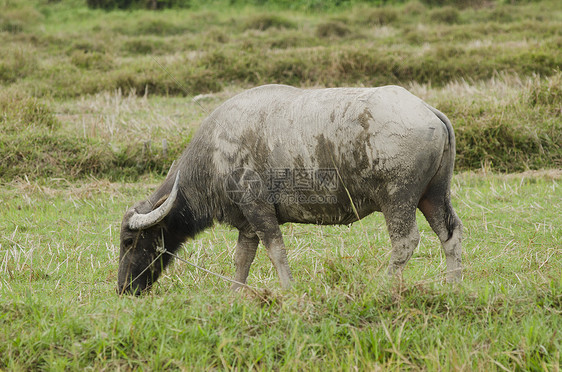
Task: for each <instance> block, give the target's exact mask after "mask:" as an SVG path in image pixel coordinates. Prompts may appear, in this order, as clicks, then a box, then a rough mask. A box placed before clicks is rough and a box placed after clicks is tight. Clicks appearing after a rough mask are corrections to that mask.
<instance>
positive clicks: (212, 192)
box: [120, 85, 461, 287]
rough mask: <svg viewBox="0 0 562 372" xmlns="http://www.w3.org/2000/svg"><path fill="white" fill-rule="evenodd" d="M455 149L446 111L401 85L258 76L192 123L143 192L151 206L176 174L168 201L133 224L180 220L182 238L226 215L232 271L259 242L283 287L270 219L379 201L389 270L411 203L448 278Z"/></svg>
mask: <svg viewBox="0 0 562 372" xmlns="http://www.w3.org/2000/svg"><path fill="white" fill-rule="evenodd" d="M454 157H455V139H454V134H453V129H452V127H451V124H450V122H449V120H448V119H447V118H446V117H445V115H443V114H442V113H441V112H439V111H438V110H436V109H434V108H432V107H431V106H429V105H428V104H426V103H424V102H423V101H422V100H420V99H419V98H417V97H416V96H414V95H412V94H411V93H409V92H408V91H406V90H405V89H403V88H400V87H396V86H386V87H379V88H333V89H298V88H293V87H289V86H283V85H267V86H262V87H258V88H254V89H251V90H248V91H245V92H243V93H241V94H239V95H237V96H235V97H233V98H231V99H229V100H228V101H226V102H225V103H224V104H222V105H221V106H220V107H218V108H217V109H216V110H215V111H214V112H213V113H212V114H211V115H210V116H209V117H208V118H207V119H206V120H205V121H204V122H203V123H202V124H201V127H200V129H199V131H198V132H197V133H196V135H195V136H194V138H193V140H192V141H191V143H190V144H189V146H188V147H187V149H186V150H185V152H184V153H183V155H182V157H181V158H180V160H179V161H178V162H176V163H177V164H176V166H175V167H174V168H173V169H172V171H171V172H170V173H171V174H170V175H169V177H168V179H167V181H166V182H165V183H164V184H163V185H162V186H161V187H160V188H159V189H158V190H157V191H156V192H155V193H154V194H153V195H152V196H151V197H150V198H149V200H148V202H149V204H150V205H154V204H156V203H157V201H158V200H160V199H162V197H163V196H165V195H167V194H169V193H170V190H171V188H172V185H173V178H174V177H175V175H177V173H178V172H180V176H179V180H178V182H179V190H180V192H179V196H178V200H176V201H175V209H176V211H175V212H174V211H172V212H170V216H168V217H167V218H164V219H163V220H162V221H161V222H158V223H157V224H156V225H155V226H147V227H145V228H142V229H144V230H151V229H152V230H154V229H161V228H162V226H165V230H164V231H169V230H170V224H171V223H172V219H176V220H177V219H182V220H184V221H183V222H184V223H185V227H184V229H185V230H186V234H185V235H186V237H189V236H193V235H194V234H195V233H197V232H198V231H200V230H201V229H203V228H205V227H207V226H208V225H209V224H210V223H209V221H212V220H218V221H221V222H224V223H228V224H230V225H232V226H234V227H236V228H237V229H238V230H239V231H240V234H239V238H238V244H237V246H236V253H235V265H236V274H235V279H236V280H237V281H240V282H243V283H245V282H246V279H247V277H248V272H249V269H250V265H251V263H252V261H253V259H254V257H255V254H256V248H257V246H258V243H259V241H261V242H262V243H263V244H264V246H265V248H266V250H267V253H268V255H269V257H270V259H271V261H272V262H273V264H274V266H275V268H276V270H277V273H278V275H279V278H280V281H281V285H282V286H283V287H287V286H289V284H290V282H291V280H292V277H291V272H290V269H289V266H288V262H287V255H286V251H285V247H284V244H283V238H282V235H281V231H280V229H279V224H282V223H285V222H298V223H313V224H349V223H352V222H354V221H357V220H358V219H360V218H363V217H365V216H367V215H369V214H370V213H372V212H375V211H380V212H382V213H383V214H384V217H385V220H386V224H387V228H388V231H389V234H390V238H391V242H392V253H391V258H390V265H389V269H388V272H389V273H390V274H399V273H400V272H401V270H402V269H403V267H404V265H405V264H406V262H407V261H408V260H409V258H410V257H411V255H412V253H413V251H414V249H415V247H416V246H417V244H418V242H419V232H418V228H417V225H416V218H415V213H416V208H419V209H420V210H421V211H422V212H423V214H424V215H425V217H426V218H427V220H428V221H429V224H430V225H431V227H432V229H433V230H434V231H435V233H436V234H437V236H438V237H439V239H440V241H441V243H442V245H443V249H444V252H445V256H446V260H447V279H448V280H458V279H460V278H461V271H460V270H461V222H460V220H459V218H458V217H457V215H456V213H455V212H454V210H453V208H452V207H451V201H450V181H451V176H452V171H453V166H454ZM145 203H146V202H145ZM142 209H143V207H139V206H137V209H136V211H137V215H138V214H139V213H140V214H142V213H147V212H149V211H150V210H142ZM145 209H146V208H145ZM127 216H128V217H127ZM172 216H173V218H172ZM128 218H130V213H129V214H128V215H126V216H125V219H124V222H123V226H124V231H122V252H121V255H122V256H123V254H124V251H123V249H125V250H127V247H125V248H124V247H123V234H124V233H125V235H127V234H129V235H131V234H133V233H134V231H131V229H128V228H127V219H128ZM202 221H203V222H202ZM174 223H175V225H174V226H176V225H178V223H177V221H176V222H174ZM178 226H179V225H178ZM174 228H175V229H178V228H180V227H174ZM187 231H189V233H187ZM147 232H150V231H147ZM143 235H147V236H153V237H154V236H158V235H159V234H158V233H157V232H155V231H153V232H152V233H147V234H143ZM153 239H154V238H153ZM182 239H183V238H182ZM182 239H179V240H180V241H181V240H182ZM129 240H130V239H129ZM172 240H173V239H172ZM149 245H152V246H154V245H155V243H154V242H150V244H149ZM168 249H170V248H168ZM171 249H172V250H175V249H177V247H175V246H174V247H171ZM125 261H126V260H125ZM147 264H148V262H146V263H144V265H145V266H144V267H146V265H147ZM123 265H124V260H122V262H121V264H120V266H123ZM128 265H132V264H131V263H130V262H129V263H128ZM122 270H123V272H125V274H127V275H130V273H129V272H128V271H127V270H125V269H122V267H120V272H121V271H122ZM125 276H126V275H125ZM125 284H130V283H126V281H125V282H124V281H122V280H121V279H120V286H121V287H123V285H125ZM141 287H142V285H141Z"/></svg>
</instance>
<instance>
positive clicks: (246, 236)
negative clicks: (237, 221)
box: [232, 231, 260, 290]
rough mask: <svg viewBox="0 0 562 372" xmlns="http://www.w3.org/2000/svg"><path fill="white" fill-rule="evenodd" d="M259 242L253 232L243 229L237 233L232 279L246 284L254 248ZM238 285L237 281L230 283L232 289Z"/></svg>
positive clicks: (254, 253)
mask: <svg viewBox="0 0 562 372" xmlns="http://www.w3.org/2000/svg"><path fill="white" fill-rule="evenodd" d="M259 242H260V240H259V238H258V236H257V235H256V234H255V233H252V232H243V231H240V232H239V233H238V243H236V250H235V253H234V265H235V266H236V273H235V274H234V279H235V280H236V281H237V282H240V283H244V284H246V280H247V279H248V274H249V272H250V266H251V265H252V262H253V261H254V258H255V257H256V250H257V248H258V244H259ZM240 287H241V285H240V284H238V283H234V284H233V285H232V289H233V290H237V289H239V288H240Z"/></svg>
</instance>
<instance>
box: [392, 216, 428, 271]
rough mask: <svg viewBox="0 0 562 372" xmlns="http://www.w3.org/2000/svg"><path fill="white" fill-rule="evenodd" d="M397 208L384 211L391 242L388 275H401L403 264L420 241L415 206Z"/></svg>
mask: <svg viewBox="0 0 562 372" xmlns="http://www.w3.org/2000/svg"><path fill="white" fill-rule="evenodd" d="M405 209H406V210H404V209H402V208H397V209H395V210H392V211H386V212H385V213H384V216H385V220H386V226H387V228H388V233H389V235H390V242H391V243H392V251H391V254H390V264H389V265H388V271H387V272H388V275H389V276H401V275H402V271H403V270H404V266H405V265H406V263H407V262H408V261H409V260H410V257H412V254H413V253H414V250H415V249H416V247H417V246H418V244H419V242H420V233H419V231H418V226H417V223H416V210H415V208H405Z"/></svg>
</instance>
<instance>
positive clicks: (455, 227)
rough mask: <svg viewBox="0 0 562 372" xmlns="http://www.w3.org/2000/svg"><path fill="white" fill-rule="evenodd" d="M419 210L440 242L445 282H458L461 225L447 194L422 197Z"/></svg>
mask: <svg viewBox="0 0 562 372" xmlns="http://www.w3.org/2000/svg"><path fill="white" fill-rule="evenodd" d="M419 209H420V210H421V211H422V213H423V215H424V216H425V218H426V219H427V222H429V226H431V228H432V229H433V231H434V232H435V234H437V236H438V237H439V240H440V241H441V245H442V247H443V252H444V253H445V258H446V260H447V273H446V279H447V282H458V281H460V280H461V279H462V257H461V256H462V246H461V235H462V223H461V220H460V219H459V217H458V216H457V214H456V213H455V210H454V209H453V206H452V205H451V200H450V198H449V196H448V193H445V192H444V193H436V194H434V195H429V196H424V197H423V198H422V200H421V201H420V203H419Z"/></svg>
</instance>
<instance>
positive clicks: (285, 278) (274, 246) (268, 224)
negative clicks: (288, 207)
mask: <svg viewBox="0 0 562 372" xmlns="http://www.w3.org/2000/svg"><path fill="white" fill-rule="evenodd" d="M242 212H243V213H244V216H245V217H246V219H247V220H248V222H249V223H250V225H251V226H252V228H253V229H254V231H255V232H256V234H257V236H258V237H259V240H261V242H262V243H263V245H264V246H265V248H266V250H267V255H268V256H269V259H270V260H271V262H272V263H273V266H274V267H275V270H276V271H277V275H278V276H279V280H280V282H281V287H283V288H289V287H290V286H291V282H292V281H293V276H292V275H291V270H290V269H289V261H288V259H287V251H286V250H285V244H284V243H283V235H282V234H281V229H280V228H279V222H277V217H276V215H275V208H274V206H273V205H272V204H269V203H266V202H265V201H263V202H255V203H253V204H252V205H246V206H244V208H243V211H242Z"/></svg>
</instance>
